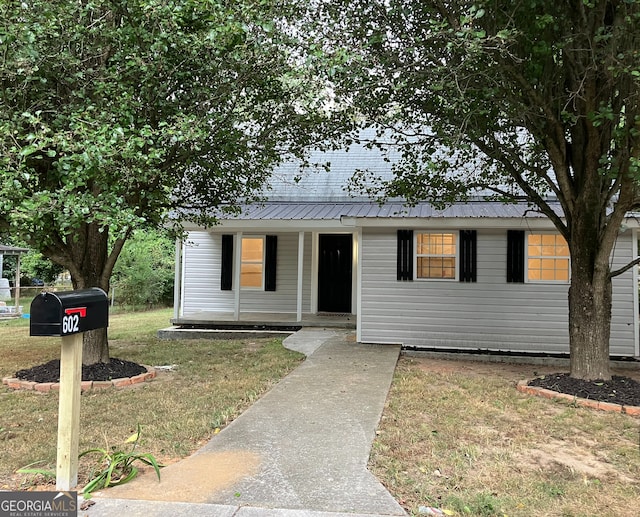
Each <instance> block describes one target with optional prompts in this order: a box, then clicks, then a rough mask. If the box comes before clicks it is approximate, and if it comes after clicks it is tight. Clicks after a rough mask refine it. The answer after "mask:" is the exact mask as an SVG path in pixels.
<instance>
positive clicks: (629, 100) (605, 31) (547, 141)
mask: <svg viewBox="0 0 640 517" xmlns="http://www.w3.org/2000/svg"><path fill="white" fill-rule="evenodd" d="M316 5H317V7H313V8H312V10H313V13H311V14H310V15H309V16H308V18H307V19H313V20H318V21H319V22H318V23H312V27H313V28H312V29H309V32H310V33H312V34H314V41H313V42H312V43H311V45H310V48H311V51H312V56H313V59H312V62H313V63H315V64H317V65H318V70H328V71H329V73H328V74H327V75H326V77H327V80H328V81H331V83H332V84H333V85H334V87H335V88H334V89H335V92H336V96H337V99H338V101H337V105H338V106H340V107H341V108H343V109H350V110H352V111H353V113H354V114H355V116H357V117H359V119H360V120H361V121H362V122H363V124H377V125H378V127H380V128H381V130H383V131H387V130H389V129H390V130H391V131H392V132H393V137H392V139H391V140H392V142H391V145H394V146H400V147H401V148H402V151H403V156H404V160H403V161H402V163H401V164H399V165H398V166H397V167H396V169H395V173H396V175H395V177H394V178H393V179H392V180H390V181H388V182H385V183H382V184H381V185H380V191H381V192H382V195H383V196H384V195H402V196H404V197H405V198H407V200H408V201H409V202H415V201H419V200H430V201H434V202H450V201H452V200H458V199H464V198H465V197H466V196H468V195H469V194H470V193H473V192H477V190H475V189H483V190H490V191H491V192H493V193H494V194H495V195H496V196H498V197H500V198H501V199H505V200H513V199H524V200H527V201H529V202H530V203H532V204H533V205H535V206H536V207H537V209H538V210H540V211H541V212H543V213H544V214H546V215H547V216H548V217H549V218H550V219H551V220H552V221H553V223H554V224H555V226H556V227H557V229H558V231H559V232H561V233H562V235H563V236H564V237H565V238H566V240H567V241H568V243H569V246H570V250H571V257H572V266H571V267H572V269H571V278H572V285H571V289H570V293H569V313H570V318H569V319H570V337H571V355H572V374H573V375H574V376H579V377H584V378H607V377H608V376H609V375H610V374H609V370H608V340H609V329H610V317H611V276H613V275H616V274H618V273H621V271H611V270H610V267H609V258H610V255H611V252H612V249H613V245H614V243H615V240H616V237H617V235H618V232H619V230H620V228H621V225H622V221H623V219H624V217H625V215H626V214H627V213H628V212H629V211H630V210H634V209H636V208H637V207H638V206H640V195H639V194H640V191H639V190H638V179H639V173H640V30H639V29H638V27H640V1H638V0H561V1H557V0H553V1H551V0H526V1H521V2H510V1H484V2H483V1H465V0H461V1H441V0H432V1H429V0H425V1H420V2H410V1H407V0H385V1H377V0H366V1H365V0H345V1H339V0H338V1H336V2H320V3H319V4H316ZM316 9H317V10H316ZM318 34H322V37H318ZM318 41H321V42H322V44H321V45H320V48H319V49H318V44H317V42H318ZM327 56H328V57H327ZM327 59H329V63H330V66H328V65H327ZM550 198H554V199H557V200H558V202H559V203H560V205H561V211H560V212H558V211H557V210H554V209H553V207H552V206H550V204H549V202H548V199H550Z"/></svg>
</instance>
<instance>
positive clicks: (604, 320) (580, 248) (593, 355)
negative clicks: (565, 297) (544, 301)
mask: <svg viewBox="0 0 640 517" xmlns="http://www.w3.org/2000/svg"><path fill="white" fill-rule="evenodd" d="M576 237H577V235H574V236H573V239H572V240H573V243H574V245H572V249H571V286H570V288H569V344H570V354H571V355H570V370H571V373H570V375H571V377H574V378H576V379H586V380H597V379H601V380H610V379H611V372H610V369H609V362H610V361H609V338H610V333H611V299H612V286H611V278H610V276H609V265H608V263H605V264H598V263H597V262H596V261H595V258H594V254H592V253H589V248H590V246H588V245H584V243H581V242H580V239H579V238H578V239H576Z"/></svg>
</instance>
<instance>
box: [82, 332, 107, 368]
mask: <svg viewBox="0 0 640 517" xmlns="http://www.w3.org/2000/svg"><path fill="white" fill-rule="evenodd" d="M108 362H109V341H108V339H107V329H106V328H103V329H96V330H90V331H88V332H85V333H84V336H83V337H82V364H87V365H89V364H95V363H108Z"/></svg>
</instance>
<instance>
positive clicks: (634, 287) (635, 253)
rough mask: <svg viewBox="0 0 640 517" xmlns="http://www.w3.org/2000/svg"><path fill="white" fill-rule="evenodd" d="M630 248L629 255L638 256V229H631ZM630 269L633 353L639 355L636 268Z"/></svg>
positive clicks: (639, 338) (639, 327) (639, 324)
mask: <svg viewBox="0 0 640 517" xmlns="http://www.w3.org/2000/svg"><path fill="white" fill-rule="evenodd" d="M631 235H632V238H631V250H632V255H631V257H637V256H638V230H636V229H635V228H634V229H633V230H631ZM631 271H632V272H633V273H632V275H631V278H632V280H631V292H632V293H633V295H632V298H633V330H634V332H633V336H634V339H635V343H634V347H635V355H636V357H637V356H640V320H639V311H640V308H639V307H638V305H639V303H638V296H637V292H638V291H637V289H638V268H637V267H634V268H633V269H631Z"/></svg>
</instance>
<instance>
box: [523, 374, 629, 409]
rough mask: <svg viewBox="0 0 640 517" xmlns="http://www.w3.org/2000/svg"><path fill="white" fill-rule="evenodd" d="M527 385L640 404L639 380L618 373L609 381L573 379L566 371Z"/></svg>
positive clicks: (584, 397) (604, 399) (625, 403)
mask: <svg viewBox="0 0 640 517" xmlns="http://www.w3.org/2000/svg"><path fill="white" fill-rule="evenodd" d="M529 386H538V387H540V388H546V389H548V390H552V391H557V392H560V393H567V394H569V395H574V396H576V397H580V398H583V399H591V400H597V401H599V402H612V403H614V404H622V405H624V406H640V382H638V381H635V380H633V379H630V378H629V377H620V376H618V375H614V376H612V378H611V380H610V381H584V380H581V379H573V378H571V377H569V374H568V373H552V374H549V375H545V376H544V377H540V378H537V379H534V380H532V381H531V382H529Z"/></svg>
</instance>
